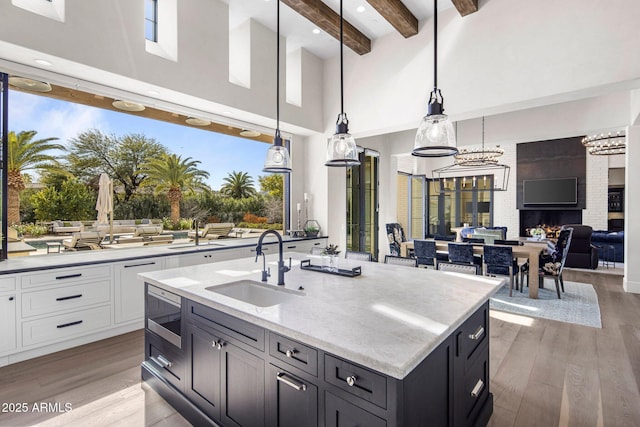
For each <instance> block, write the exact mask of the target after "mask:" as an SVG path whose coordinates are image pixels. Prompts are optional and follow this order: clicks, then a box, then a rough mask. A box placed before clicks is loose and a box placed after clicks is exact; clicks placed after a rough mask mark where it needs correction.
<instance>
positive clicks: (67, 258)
mask: <svg viewBox="0 0 640 427" xmlns="http://www.w3.org/2000/svg"><path fill="white" fill-rule="evenodd" d="M324 238H327V236H318V237H317V238H315V237H314V238H304V237H302V238H294V237H289V236H284V237H283V240H284V241H285V242H293V241H305V240H315V239H324ZM264 242H265V244H270V245H272V244H277V240H276V239H275V238H274V237H273V236H267V237H266V238H265V240H264ZM257 243H258V237H255V238H254V237H250V238H242V239H236V238H229V239H215V240H209V241H201V244H200V245H199V246H195V245H194V244H193V243H184V244H182V243H177V244H172V245H167V244H158V245H150V246H144V247H143V246H133V245H121V246H118V244H113V246H114V248H108V249H101V250H93V251H78V252H61V253H51V254H47V255H38V256H23V257H16V258H9V259H7V260H5V261H3V262H0V275H2V274H13V273H21V272H28V271H38V270H45V269H50V268H64V267H75V266H83V265H91V264H101V263H107V262H118V261H127V260H133V259H140V258H151V257H166V256H171V255H181V254H185V253H193V252H200V251H216V250H224V249H231V248H237V247H243V246H255V245H256V244H257Z"/></svg>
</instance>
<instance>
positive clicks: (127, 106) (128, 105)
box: [111, 100, 144, 112]
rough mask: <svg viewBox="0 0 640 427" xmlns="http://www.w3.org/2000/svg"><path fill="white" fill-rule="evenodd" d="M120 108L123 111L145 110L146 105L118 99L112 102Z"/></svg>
mask: <svg viewBox="0 0 640 427" xmlns="http://www.w3.org/2000/svg"><path fill="white" fill-rule="evenodd" d="M111 105H113V106H114V107H115V108H117V109H118V110H123V111H134V112H135V111H144V105H142V104H138V103H137V102H132V101H122V100H117V101H113V102H112V103H111Z"/></svg>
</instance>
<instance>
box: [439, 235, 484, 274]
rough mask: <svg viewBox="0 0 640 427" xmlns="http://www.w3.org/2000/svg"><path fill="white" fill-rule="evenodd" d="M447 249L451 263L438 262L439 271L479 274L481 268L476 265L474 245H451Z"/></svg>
mask: <svg viewBox="0 0 640 427" xmlns="http://www.w3.org/2000/svg"><path fill="white" fill-rule="evenodd" d="M447 249H448V252H449V261H440V262H438V270H441V271H457V272H462V273H469V274H479V271H480V268H479V267H480V266H479V265H478V264H476V263H474V257H473V245H470V244H468V243H449V244H448V245H447Z"/></svg>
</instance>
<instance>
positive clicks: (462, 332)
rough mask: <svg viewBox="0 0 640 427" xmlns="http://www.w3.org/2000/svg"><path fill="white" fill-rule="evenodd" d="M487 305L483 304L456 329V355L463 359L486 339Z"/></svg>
mask: <svg viewBox="0 0 640 427" xmlns="http://www.w3.org/2000/svg"><path fill="white" fill-rule="evenodd" d="M488 319H489V306H488V304H485V305H483V306H482V307H480V308H479V309H478V311H476V312H475V313H474V314H472V315H471V317H469V319H467V321H466V322H464V324H463V325H462V326H461V327H460V329H459V330H458V333H457V336H456V341H457V344H456V345H457V349H456V356H458V357H462V358H463V359H464V360H469V359H471V358H472V357H473V356H474V355H475V353H476V350H478V349H479V348H481V346H482V345H483V344H484V343H485V342H486V341H487V340H488V335H489V328H488V325H487V321H488Z"/></svg>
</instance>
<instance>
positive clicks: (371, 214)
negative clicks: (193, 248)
mask: <svg viewBox="0 0 640 427" xmlns="http://www.w3.org/2000/svg"><path fill="white" fill-rule="evenodd" d="M358 157H359V160H360V165H359V166H353V167H351V168H349V169H347V250H349V251H357V252H369V253H370V254H371V255H372V256H373V259H374V260H377V259H378V168H379V159H380V154H379V153H378V152H376V151H373V150H369V149H364V150H362V151H360V152H359V153H358Z"/></svg>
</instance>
